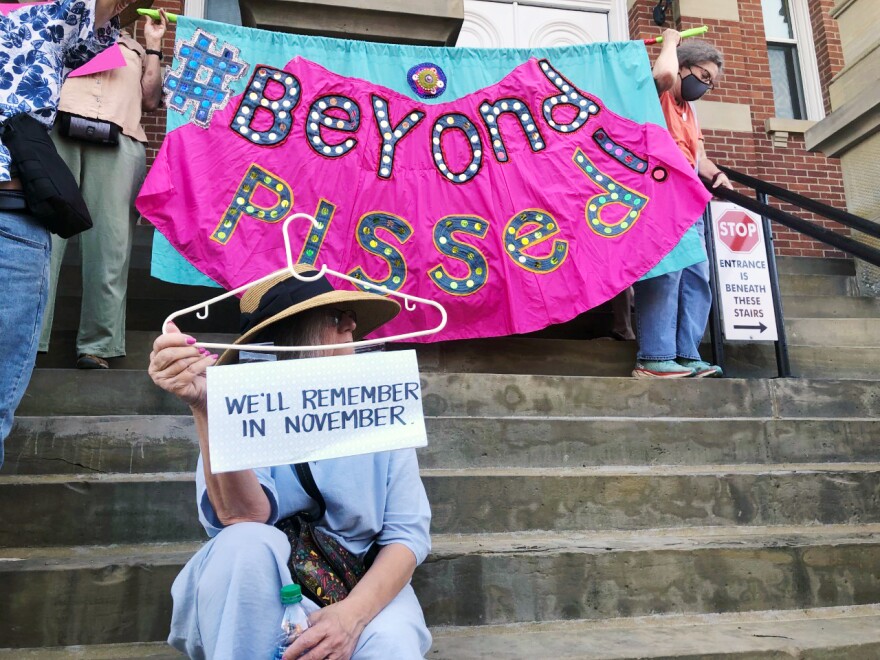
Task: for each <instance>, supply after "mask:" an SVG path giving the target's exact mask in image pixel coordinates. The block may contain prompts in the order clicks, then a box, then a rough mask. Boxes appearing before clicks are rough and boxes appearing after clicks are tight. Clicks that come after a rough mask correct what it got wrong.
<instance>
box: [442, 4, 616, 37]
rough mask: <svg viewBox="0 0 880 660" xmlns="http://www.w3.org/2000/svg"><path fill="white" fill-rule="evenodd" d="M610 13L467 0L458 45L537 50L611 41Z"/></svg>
mask: <svg viewBox="0 0 880 660" xmlns="http://www.w3.org/2000/svg"><path fill="white" fill-rule="evenodd" d="M609 36H610V32H609V25H608V14H606V13H605V12H601V11H586V10H584V11H581V10H575V9H557V8H551V7H541V6H537V5H524V4H522V3H519V2H517V3H505V2H488V1H486V0H465V2H464V24H463V25H462V28H461V34H460V36H459V38H458V43H457V44H456V45H458V46H470V47H477V48H537V47H540V46H568V45H572V44H582V43H592V42H596V41H608V40H609Z"/></svg>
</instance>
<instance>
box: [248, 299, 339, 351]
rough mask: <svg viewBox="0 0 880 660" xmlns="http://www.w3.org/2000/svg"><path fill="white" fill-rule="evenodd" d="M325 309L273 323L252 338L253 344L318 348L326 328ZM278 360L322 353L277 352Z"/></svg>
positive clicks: (310, 310)
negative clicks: (272, 343)
mask: <svg viewBox="0 0 880 660" xmlns="http://www.w3.org/2000/svg"><path fill="white" fill-rule="evenodd" d="M327 322H328V315H327V308H326V307H316V308H314V309H309V310H306V311H304V312H301V313H299V314H295V315H293V316H290V317H288V318H286V319H282V320H280V321H279V322H278V323H273V324H272V325H270V326H269V327H268V328H266V329H264V330H263V331H262V332H260V333H259V335H258V336H257V337H256V338H254V340H253V343H260V342H269V341H271V342H274V343H275V344H277V345H278V346H318V345H320V344H322V343H324V341H323V335H324V328H325V327H327ZM275 355H276V356H277V357H278V359H279V360H295V359H299V358H311V357H321V356H322V355H324V351H322V350H316V351H278V352H277V353H275Z"/></svg>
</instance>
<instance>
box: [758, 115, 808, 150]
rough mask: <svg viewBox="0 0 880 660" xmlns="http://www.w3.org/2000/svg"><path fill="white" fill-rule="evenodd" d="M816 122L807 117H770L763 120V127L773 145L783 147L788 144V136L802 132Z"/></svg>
mask: <svg viewBox="0 0 880 660" xmlns="http://www.w3.org/2000/svg"><path fill="white" fill-rule="evenodd" d="M816 124H817V122H815V121H811V120H808V119H783V118H782V117H770V119H768V120H766V121H765V122H764V129H765V130H766V131H767V134H768V135H769V136H770V140H771V141H772V142H773V146H774V147H780V148H784V147H787V146H788V136H789V135H791V134H792V133H796V134H803V133H806V132H807V131H808V130H809V129H811V128H812V127H813V126H815V125H816Z"/></svg>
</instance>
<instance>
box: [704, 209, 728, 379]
mask: <svg viewBox="0 0 880 660" xmlns="http://www.w3.org/2000/svg"><path fill="white" fill-rule="evenodd" d="M703 234H704V238H705V240H706V256H707V257H708V259H709V289H710V291H712V306H711V307H710V312H709V337H710V338H711V340H712V363H713V364H717V365H718V366H719V367H721V371H725V368H724V333H723V332H722V330H721V312H720V311H719V307H718V301H719V298H718V263H717V262H716V261H715V239H714V232H713V231H712V210H711V209H710V208H709V205H708V204H707V205H706V210H705V211H703Z"/></svg>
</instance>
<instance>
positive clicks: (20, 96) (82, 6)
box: [0, 0, 119, 181]
mask: <svg viewBox="0 0 880 660" xmlns="http://www.w3.org/2000/svg"><path fill="white" fill-rule="evenodd" d="M118 25H119V23H118V21H117V19H115V18H114V19H113V20H112V21H110V23H109V24H107V25H106V26H103V27H100V28H98V29H97V30H95V0H55V2H52V3H50V4H46V5H32V6H27V7H23V8H21V9H16V10H15V11H12V12H10V13H9V14H7V15H6V16H0V123H2V122H3V121H5V120H6V119H9V118H10V117H12V116H13V115H17V114H22V113H26V114H29V115H31V116H32V117H34V119H37V120H38V121H40V122H41V123H42V124H44V125H45V126H46V127H47V128H51V127H52V124H53V123H54V122H55V113H56V111H57V110H58V99H59V98H60V96H61V84H62V83H63V82H64V79H65V78H67V75H68V74H69V73H70V72H71V71H72V70H73V69H76V68H78V67H81V66H82V65H83V64H86V63H87V62H88V61H89V60H91V59H92V58H93V57H95V55H97V54H99V53H100V52H101V51H103V50H105V49H106V48H107V47H108V46H110V45H112V44H113V43H115V41H116V37H117V36H118V29H117V28H118ZM10 162H11V158H10V156H9V150H8V149H7V148H6V147H5V146H3V142H2V141H0V181H9V179H10V175H9V166H10Z"/></svg>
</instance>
